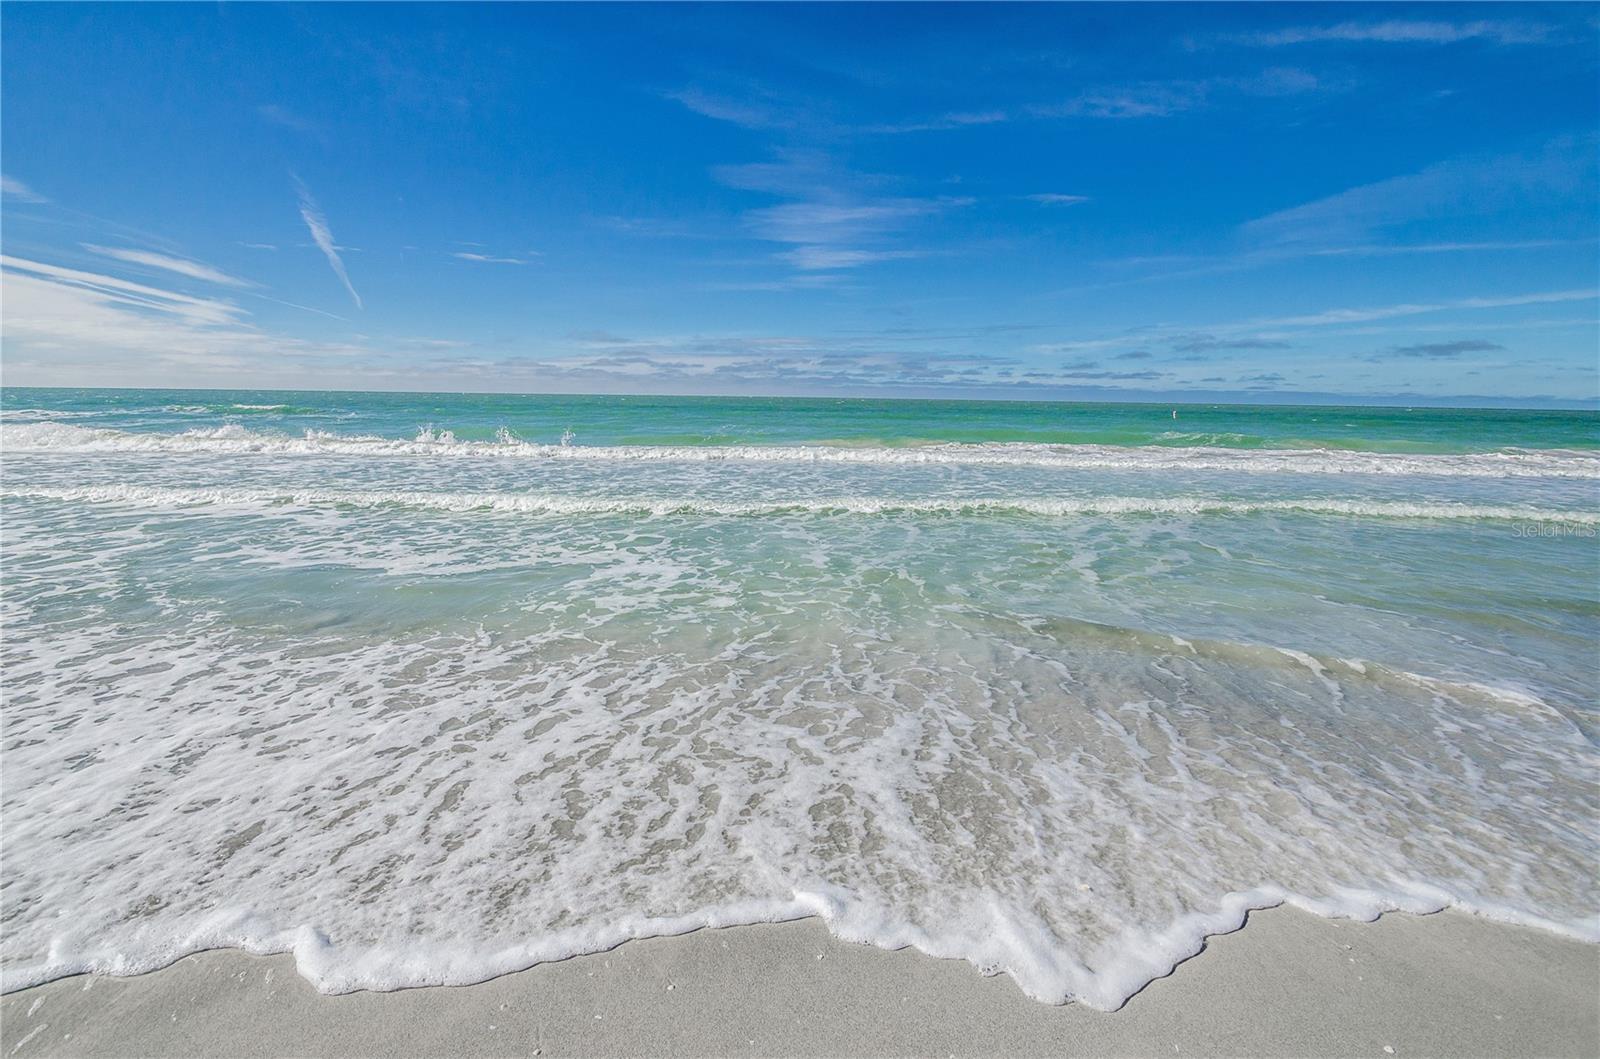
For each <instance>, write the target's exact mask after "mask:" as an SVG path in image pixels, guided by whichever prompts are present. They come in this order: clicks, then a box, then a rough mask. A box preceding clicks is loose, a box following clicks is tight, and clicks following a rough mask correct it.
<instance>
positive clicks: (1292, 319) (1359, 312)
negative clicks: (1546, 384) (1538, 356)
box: [1240, 290, 1600, 328]
mask: <svg viewBox="0 0 1600 1059" xmlns="http://www.w3.org/2000/svg"><path fill="white" fill-rule="evenodd" d="M1596 298H1600V290H1557V291H1539V292H1536V293H1533V294H1512V295H1503V296H1498V297H1481V298H1460V299H1457V300H1455V301H1448V302H1422V303H1415V302H1406V303H1402V304H1399V305H1381V306H1375V307H1369V308H1361V309H1328V310H1325V311H1324V312H1320V313H1311V314H1309V315H1306V316H1280V317H1273V318H1265V319H1259V320H1251V321H1248V322H1246V323H1245V324H1243V325H1240V326H1243V327H1250V328H1263V327H1324V326H1327V325H1330V324H1352V323H1365V322H1367V321H1370V320H1390V319H1393V318H1395V317H1399V316H1420V315H1422V314H1424V313H1438V312H1447V311H1450V310H1459V309H1508V308H1512V307H1515V306H1519V305H1552V304H1556V303H1559V302H1582V301H1593V300H1595V299H1596Z"/></svg>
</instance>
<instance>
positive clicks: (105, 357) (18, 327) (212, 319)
mask: <svg viewBox="0 0 1600 1059" xmlns="http://www.w3.org/2000/svg"><path fill="white" fill-rule="evenodd" d="M0 298H3V300H4V303H5V309H6V318H5V339H6V367H7V370H8V372H15V373H16V376H15V377H28V378H37V379H40V380H41V381H44V382H46V383H47V384H50V385H58V384H64V383H65V384H83V383H92V384H96V385H107V384H123V385H128V384H133V385H153V384H162V383H167V384H174V383H180V382H191V383H192V382H194V381H195V380H197V379H204V380H207V381H211V382H213V383H225V382H227V381H228V380H229V379H230V378H233V379H237V378H239V377H240V373H245V372H255V373H257V378H260V377H261V373H262V372H263V366H264V365H266V366H270V367H269V368H267V369H266V373H267V374H270V373H271V371H273V370H277V369H279V368H281V367H282V366H284V365H285V364H286V363H288V362H291V361H292V362H294V363H300V364H340V363H345V364H348V363H350V362H351V361H352V359H354V358H357V357H360V356H363V355H370V352H371V351H370V350H365V349H362V348H360V347H356V346H351V345H341V344H337V343H311V342H305V341H301V340H298V339H294V338H288V337H283V336H277V335H273V334H270V333H267V332H265V331H262V330H261V329H260V328H258V327H256V326H255V325H253V324H252V323H251V322H250V313H249V312H248V311H246V310H245V309H243V308H242V307H241V306H239V305H238V304H236V303H235V302H232V301H229V300H227V299H223V298H205V297H196V296H194V295H189V294H184V293H182V292H180V291H174V290H168V289H165V288H162V287H158V286H154V285H153V284H147V283H135V282H132V281H130V280H125V279H120V278H118V277H115V276H110V275H106V274H103V273H97V272H89V271H85V270H82V269H73V268H65V267H63V266H59V265H52V264H49V263H46V262H40V261H33V260H28V259H23V258H16V257H11V256H5V255H0Z"/></svg>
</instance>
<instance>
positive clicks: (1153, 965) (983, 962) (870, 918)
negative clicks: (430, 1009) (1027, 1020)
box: [0, 879, 1600, 1011]
mask: <svg viewBox="0 0 1600 1059" xmlns="http://www.w3.org/2000/svg"><path fill="white" fill-rule="evenodd" d="M1283 905H1287V906H1290V907H1294V908H1298V909H1300V910H1302V911H1305V912H1309V913H1311V914H1313V915H1317V916H1321V917H1323V918H1328V919H1352V920H1359V921H1363V922H1371V921H1373V920H1376V919H1377V918H1378V917H1380V916H1382V915H1383V914H1385V913H1388V912H1406V913H1411V914H1416V915H1427V914H1432V913H1435V912H1441V911H1444V910H1446V909H1454V910H1456V911H1460V912H1464V913H1468V914H1472V915H1478V916H1482V917H1483V918H1485V919H1490V920H1495V921H1498V922H1501V923H1505V924H1509V925H1512V926H1519V927H1525V928H1530V929H1535V930H1541V931H1545V932H1548V933H1553V934H1556V935H1559V936H1562V937H1567V938H1571V939H1574V940H1577V941H1582V942H1587V943H1590V944H1600V914H1597V915H1595V916H1591V917H1585V918H1582V919H1578V920H1572V921H1562V920H1555V919H1550V918H1547V917H1544V916H1541V915H1538V914H1535V913H1529V912H1526V911H1523V910H1520V909H1515V908H1511V907H1509V906H1505V905H1501V904H1496V903H1490V902H1482V901H1478V900H1476V899H1474V898H1472V897H1470V896H1468V895H1462V894H1458V893H1455V892H1452V891H1449V890H1445V889H1442V888H1440V887H1437V886H1434V885H1432V884H1428V883H1421V882H1416V881H1412V880H1402V879H1395V880H1391V882H1390V883H1389V884H1388V885H1387V886H1384V887H1382V888H1374V889H1357V888H1340V889H1338V890H1336V891H1335V892H1334V893H1332V894H1330V895H1328V896H1326V897H1309V896H1306V895H1304V894H1298V893H1294V892H1292V891H1289V890H1286V889H1284V888H1282V887H1280V886H1276V885H1271V884H1267V885H1262V886H1258V887H1255V888H1253V889H1250V890H1243V891H1235V892H1232V893H1229V894H1226V895H1224V896H1223V897H1222V898H1221V899H1220V900H1218V901H1217V902H1216V904H1215V906H1214V907H1213V908H1211V909H1210V910H1208V911H1203V912H1190V913H1187V914H1185V915H1183V916H1180V917H1178V918H1177V919H1176V920H1174V921H1173V922H1172V923H1170V924H1169V925H1168V926H1166V927H1165V928H1163V929H1161V930H1158V931H1153V932H1147V931H1141V930H1129V931H1125V932H1124V933H1123V934H1121V935H1119V936H1117V937H1115V938H1112V939H1109V940H1108V941H1107V942H1106V943H1105V944H1104V945H1102V946H1101V947H1100V949H1099V952H1098V955H1100V956H1103V957H1105V959H1104V960H1103V962H1101V964H1100V969H1099V970H1093V969H1091V968H1090V967H1089V966H1087V965H1085V964H1084V963H1082V962H1080V961H1078V960H1076V959H1074V958H1072V957H1071V956H1068V955H1066V953H1065V949H1064V947H1062V946H1061V945H1060V944H1059V943H1053V935H1051V933H1050V932H1049V930H1048V928H1046V927H1045V926H1044V925H1043V924H1042V923H1041V922H1039V921H1037V920H1030V919H1029V918H1027V917H1025V916H1021V915H1018V914H1016V913H1014V912H1012V911H1010V910H1007V909H1004V908H1002V907H1000V905H999V904H998V902H994V903H990V904H989V905H987V906H986V907H984V908H977V909H971V910H969V912H968V915H967V916H966V917H965V918H966V919H967V921H968V926H967V928H966V929H964V930H962V931H960V932H952V933H947V934H940V935H934V934H930V933H928V932H927V931H926V930H924V929H922V928H919V927H916V926H914V925H912V924H909V923H906V922H905V921H904V920H899V919H896V918H894V917H893V916H892V915H890V914H889V913H888V912H887V910H886V909H878V908H874V907H872V906H870V905H868V904H867V903H866V902H863V901H860V900H858V899H856V898H854V897H853V896H852V895H851V894H849V893H848V892H847V891H844V890H842V889H839V888H837V887H831V886H828V885H826V884H823V885H820V886H818V887H816V888H814V889H810V890H796V891H795V892H794V895H793V897H792V898H790V899H789V900H778V899H771V900H748V901H741V902H735V903H730V904H726V905H719V906H716V907H713V908H709V909H705V910H701V911H698V912H694V913H690V914H686V915H682V916H674V917H651V916H638V917H634V916H626V917H623V918H621V919H619V920H616V921H613V922H609V923H605V924H599V925H593V926H585V927H575V928H569V929H566V930H562V931H558V932H556V933H553V934H549V935H546V936H544V937H542V938H539V939H536V940H533V941H525V942H517V943H514V944H510V945H505V946H502V947H499V948H495V949H491V950H485V949H483V948H475V947H471V946H464V945H459V944H455V945H451V944H445V945H441V944H437V943H419V944H417V945H415V946H409V947H407V948H404V949H396V948H377V947H374V948H368V949H364V950H354V949H352V948H348V947H341V946H339V945H337V944H335V943H334V942H333V941H332V940H331V939H330V938H329V936H328V935H327V933H326V932H325V931H324V930H323V929H321V928H319V927H317V926H314V925H310V924H305V925H301V926H297V927H291V928H277V927H274V926H273V925H272V924H270V923H268V922H266V921H265V920H263V919H262V918H261V917H259V916H257V915H255V914H254V913H251V912H248V911H242V910H219V911H218V912H216V913H215V914H213V915H211V916H209V917H207V918H206V919H205V920H203V921H202V922H200V923H199V924H197V925H196V926H195V928H194V929H193V930H191V931H189V932H187V933H185V934H182V935H180V936H177V937H172V938H168V939H164V940H162V941H159V942H156V943H153V944H152V945H151V946H150V947H149V949H148V950H146V951H144V952H140V953H128V952H119V951H108V950H97V949H96V948H95V947H94V945H93V943H92V942H85V943H82V944H74V942H73V941H72V940H70V939H68V938H59V939H57V941H56V942H55V943H54V944H52V947H51V950H50V952H49V954H48V956H47V957H46V958H45V959H44V960H42V961H38V962H35V963H23V964H19V965H16V966H13V967H11V968H8V969H6V971H5V972H4V975H3V977H0V993H12V992H16V991H18V990H22V989H27V988H30V987H32V986H36V985H42V984H43V983H45V982H49V981H54V980H56V979H58V978H66V977H71V976H74V975H81V974H101V975H111V976H115V977H127V976H131V975H138V974H146V973H149V972H152V971H158V970H160V969H162V968H164V967H168V966H170V965H172V964H173V963H175V962H177V961H178V960H181V959H183V958H184V957H186V956H191V955H194V954H195V953H199V952H205V951H208V950H213V949H238V950H240V951H243V952H246V953H249V954H251V955H255V956H270V955H278V954H285V953H286V954H289V955H292V956H293V958H294V961H295V969H296V970H297V971H298V973H299V974H300V975H301V976H302V977H303V978H305V979H306V980H307V981H308V982H310V983H311V985H312V986H313V987H314V988H315V989H316V990H317V991H318V992H321V993H324V994H329V995H337V994H343V993H353V992H359V991H372V992H392V991H395V990H400V989H413V988H423V987H428V986H466V985H476V984H478V983H480V982H486V981H489V980H490V979H493V978H498V977H501V976H502V975H506V974H512V973H515V972H517V971H523V970H527V969H528V968H530V967H536V966H538V965H540V964H544V963H552V962H555V961H559V960H565V959H570V958H572V957H575V956H585V955H594V954H597V953H603V952H608V951H610V950H612V949H615V948H616V947H618V946H619V945H623V944H625V943H627V942H629V941H642V940H646V939H650V938H665V937H676V936H679V935H683V934H688V933H692V932H694V931H697V930H704V929H720V928H726V927H739V926H754V925H760V924H773V923H786V922H794V921H798V920H804V919H813V918H815V919H819V920H821V921H822V923H823V924H824V925H825V926H826V927H827V929H828V930H829V932H830V933H832V934H833V935H834V936H835V937H837V938H839V939H840V940H841V941H849V942H855V943H858V944H865V945H872V946H875V947H877V948H881V949H888V950H899V949H907V948H910V949H915V950H917V951H918V952H921V953H923V954H925V955H928V956H932V957H935V958H938V959H961V960H966V961H967V962H968V963H970V964H972V965H973V967H974V968H976V969H977V970H978V972H979V973H980V974H983V975H986V976H993V975H999V974H1004V975H1007V976H1008V977H1010V978H1011V979H1012V981H1013V982H1014V983H1015V984H1016V985H1017V986H1018V987H1019V988H1020V989H1021V990H1022V991H1023V993H1024V994H1026V995H1027V996H1028V997H1029V998H1031V999H1033V1000H1036V1001H1039V1002H1041V1003H1046V1004H1067V1003H1080V1004H1083V1005H1085V1006H1086V1007H1090V1008H1093V1009H1095V1010H1099V1011H1115V1010H1117V1009H1119V1008H1121V1007H1122V1006H1123V1005H1124V1004H1126V1003H1127V1001H1128V1000H1129V999H1130V998H1131V997H1132V996H1134V995H1135V994H1137V993H1138V992H1139V991H1140V990H1142V989H1143V988H1144V987H1145V986H1146V985H1148V984H1149V983H1150V982H1152V981H1154V980H1156V979H1158V978H1163V977H1165V976H1166V975H1168V974H1170V973H1171V972H1172V971H1173V970H1174V969H1175V968H1176V967H1177V966H1178V965H1179V964H1181V963H1183V962H1184V961H1186V960H1188V959H1190V958H1191V957H1193V956H1195V955H1197V954H1199V953H1200V952H1201V951H1202V950H1203V949H1204V948H1205V944H1206V940H1207V939H1208V938H1211V937H1214V936H1216V935H1219V934H1230V933H1233V932H1234V931H1237V930H1239V929H1241V928H1242V927H1244V926H1245V924H1246V921H1247V919H1248V917H1249V914H1250V913H1251V912H1255V911H1260V910H1263V909H1269V908H1276V907H1279V906H1283ZM1097 962H1098V961H1097Z"/></svg>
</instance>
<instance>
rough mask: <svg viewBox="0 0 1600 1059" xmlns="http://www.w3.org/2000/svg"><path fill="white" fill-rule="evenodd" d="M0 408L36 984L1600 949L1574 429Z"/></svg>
mask: <svg viewBox="0 0 1600 1059" xmlns="http://www.w3.org/2000/svg"><path fill="white" fill-rule="evenodd" d="M1174 411H1176V413H1177V418H1173V412H1174ZM0 412H3V414H0V479H3V481H0V502H3V507H0V515H3V523H0V576H3V589H4V591H3V604H0V605H3V618H4V642H3V645H0V661H3V663H4V677H3V685H4V686H3V690H4V699H5V706H4V711H3V716H0V729H3V730H0V752H3V755H4V757H3V764H4V768H3V772H0V794H3V812H0V829H3V838H4V847H5V855H6V860H7V879H8V882H7V888H6V891H5V901H4V907H3V912H0V915H3V919H4V931H3V937H0V967H3V975H4V981H3V984H4V987H5V988H6V989H12V988H17V987H20V986H24V985H27V984H31V983H34V982H38V981H42V980H46V979H49V978H53V977H59V976H61V975H65V974H71V973H76V972H80V971H84V970H98V971H107V972H122V973H126V972H131V971H137V970H142V969H148V968H151V967H155V966H160V965H162V964H164V963H166V962H169V961H171V960H172V959H175V958H177V957H178V956H181V955H183V954H185V953H188V952H192V951H195V950H196V949H200V948H206V947H213V946H217V945H231V946H239V947H244V948H248V949H251V950H253V951H285V950H289V951H293V952H294V953H295V955H296V958H297V960H298V963H299V966H300V969H301V971H302V973H304V974H306V976H307V977H309V978H310V979H312V981H314V982H315V983H316V984H317V985H318V986H319V987H321V988H323V989H326V990H329V991H339V990H348V989H355V988H391V987H396V986H405V985H416V984H424V983H430V982H470V981H477V980H481V979H483V978H485V977H488V976H491V975H493V974H497V973H501V972H504V971H506V970H510V969H513V968H517V967H523V966H527V965H529V964H531V963H535V962H538V961H540V960H545V959H551V958H557V957H560V956H564V955H570V954H572V953H576V952H584V951H595V950H597V949H601V948H604V947H607V946H609V945H612V944H615V943H616V942H617V941H620V940H624V939H626V938H630V937H639V936H649V935H657V934H666V933H675V932H680V931H683V930H687V929H693V928H694V927H697V926H705V925H722V924H733V923H745V922H758V921H769V920H778V919H789V918H796V917H799V916H805V915H819V916H822V917H824V918H825V919H826V920H827V922H828V924H829V926H830V928H831V929H833V930H834V931H835V932H836V933H838V934H840V935H842V936H844V937H848V938H854V939H857V940H862V941H869V942H873V943H876V944H881V945H890V946H900V945H914V946H917V947H918V948H921V949H923V950H925V951H927V952H930V953H934V954H936V955H943V956H952V957H961V958H965V959H968V960H970V961H972V962H973V963H974V964H975V965H977V966H978V967H979V968H980V969H982V970H984V971H985V972H989V973H996V972H1005V973H1008V974H1010V975H1011V976H1012V977H1013V978H1014V979H1015V980H1016V981H1017V983H1018V985H1019V986H1021V988H1023V989H1024V990H1025V991H1026V992H1027V993H1028V994H1029V995H1031V996H1034V997H1037V998H1039V999H1042V1000H1047V1001H1052V1002H1059V1001H1061V1000H1066V999H1075V1000H1079V1001H1082V1002H1085V1003H1089V1004H1092V1005H1094V1006H1097V1007H1114V1006H1116V1005H1117V1004H1118V1003H1120V1002H1121V1001H1122V1000H1123V999H1125V998H1126V997H1127V996H1128V995H1129V994H1130V993H1131V992H1132V991H1134V990H1135V989H1137V988H1138V987H1139V986H1140V985H1142V984H1143V983H1144V982H1145V981H1148V980H1149V979H1150V978H1151V977H1152V976H1154V975H1156V974H1160V973H1163V972H1164V971H1165V970H1167V969H1169V968H1170V967H1171V966H1172V965H1173V964H1174V963H1175V962H1176V961H1177V960H1179V959H1182V958H1183V957H1184V956H1186V955H1188V954H1190V953H1192V952H1193V951H1195V949H1196V948H1197V947H1198V945H1199V943H1200V940H1201V939H1202V938H1203V937H1204V935H1205V934H1206V933H1207V932H1210V931H1214V930H1218V929H1224V928H1228V927H1230V926H1233V925H1236V924H1237V923H1238V922H1239V919H1240V917H1241V916H1242V915H1243V913H1244V911H1245V910H1246V909H1248V908H1251V907H1261V906H1265V905H1271V904H1277V903H1283V902H1286V901H1287V902H1291V903H1294V904H1298V905H1300V906H1302V907H1306V908H1310V909H1312V910H1314V911H1318V912H1321V913H1324V914H1332V915H1357V916H1364V917H1370V916H1371V915H1374V914H1376V913H1377V912H1379V911H1382V910H1384V909H1389V908H1403V909H1410V910H1428V909H1437V908H1440V907H1444V906H1447V905H1455V906H1460V907H1464V908H1468V909H1471V910H1475V911H1478V912H1480V913H1482V914H1485V915H1491V916H1495V917H1497V918H1501V919H1506V920H1510V921H1514V922H1521V923H1528V924H1533V925H1536V926H1539V927H1541V928H1543V929H1551V930H1557V931H1561V932H1563V933H1567V934H1571V935H1575V936H1579V937H1585V938H1591V939H1597V938H1600V890H1597V882H1596V880H1597V878H1600V838H1597V835H1596V827H1595V820H1596V819H1597V818H1600V785H1597V776H1600V750H1597V743H1596V738H1597V732H1600V725H1597V713H1596V710H1597V695H1600V651H1597V644H1600V539H1597V527H1600V417H1597V415H1596V414H1595V413H1592V412H1548V411H1541V412H1536V411H1503V410H1494V411H1489V410H1458V409H1423V408H1416V409H1404V408H1332V407H1324V408H1305V407H1283V406H1273V407H1250V406H1203V405H1185V406H1179V407H1178V408H1176V409H1175V410H1174V409H1173V408H1172V406H1170V405H1162V406H1150V405H1101V404H1093V405H1090V404H1024V403H1001V402H994V403H980V402H936V401H858V400H832V399H806V400H792V399H753V398H737V399H736V398H649V397H553V396H552V397H514V396H480V395H455V394H438V395H419V394H353V393H303V392H266V393H264V392H219V391H153V390H141V391H97V390H23V389H16V388H8V389H6V390H5V391H4V393H3V395H0Z"/></svg>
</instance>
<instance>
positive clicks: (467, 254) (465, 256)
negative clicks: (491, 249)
mask: <svg viewBox="0 0 1600 1059" xmlns="http://www.w3.org/2000/svg"><path fill="white" fill-rule="evenodd" d="M450 256H451V257H457V258H460V259H461V260H462V261H478V262H482V263H484V264H489V265H526V264H528V263H530V261H531V260H532V258H534V257H538V256H539V255H538V253H537V252H530V254H529V256H528V257H496V256H495V255H493V254H479V253H476V252H474V251H471V250H453V251H451V253H450Z"/></svg>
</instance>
